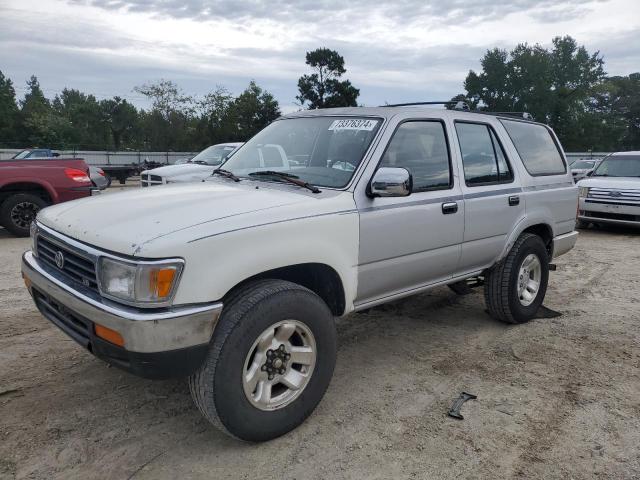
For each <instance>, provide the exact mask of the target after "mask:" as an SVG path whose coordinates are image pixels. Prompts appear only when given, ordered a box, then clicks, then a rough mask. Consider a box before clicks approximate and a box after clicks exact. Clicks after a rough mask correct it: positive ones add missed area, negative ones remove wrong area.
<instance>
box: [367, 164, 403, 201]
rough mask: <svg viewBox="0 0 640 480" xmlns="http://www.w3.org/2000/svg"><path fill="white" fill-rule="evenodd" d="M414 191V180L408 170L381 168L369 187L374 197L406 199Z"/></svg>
mask: <svg viewBox="0 0 640 480" xmlns="http://www.w3.org/2000/svg"><path fill="white" fill-rule="evenodd" d="M412 189H413V178H412V177H411V173H409V170H407V169H406V168H392V167H381V168H379V169H378V170H377V171H376V173H375V174H374V175H373V179H372V180H371V183H370V185H369V194H370V195H371V196H372V197H406V196H407V195H409V194H410V193H411V190H412Z"/></svg>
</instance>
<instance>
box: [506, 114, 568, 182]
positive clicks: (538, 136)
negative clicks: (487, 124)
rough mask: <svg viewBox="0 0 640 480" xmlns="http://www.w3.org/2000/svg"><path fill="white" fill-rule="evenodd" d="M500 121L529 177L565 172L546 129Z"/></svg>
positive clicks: (558, 153)
mask: <svg viewBox="0 0 640 480" xmlns="http://www.w3.org/2000/svg"><path fill="white" fill-rule="evenodd" d="M500 121H501V122H502V125H504V128H505V129H506V130H507V133H508V134H509V137H511V141H512V142H513V144H514V146H515V147H516V150H517V151H518V154H519V155H520V158H521V159H522V163H524V166H525V168H526V169H527V172H529V173H530V174H531V175H561V174H563V173H566V172H567V168H566V166H565V164H564V161H563V160H562V155H560V151H559V149H558V146H557V145H556V142H554V140H553V138H552V137H551V132H549V130H548V129H547V128H546V127H544V126H542V125H536V124H534V123H525V122H517V121H513V120H503V119H501V120H500Z"/></svg>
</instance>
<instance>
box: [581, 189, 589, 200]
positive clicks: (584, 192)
mask: <svg viewBox="0 0 640 480" xmlns="http://www.w3.org/2000/svg"><path fill="white" fill-rule="evenodd" d="M587 195H589V187H580V188H578V196H579V197H580V198H585V197H586V196H587Z"/></svg>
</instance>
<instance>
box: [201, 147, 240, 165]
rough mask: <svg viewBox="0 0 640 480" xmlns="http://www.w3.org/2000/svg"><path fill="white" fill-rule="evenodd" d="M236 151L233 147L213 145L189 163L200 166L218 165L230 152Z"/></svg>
mask: <svg viewBox="0 0 640 480" xmlns="http://www.w3.org/2000/svg"><path fill="white" fill-rule="evenodd" d="M235 149H236V147H234V146H233V145H213V146H211V147H209V148H205V149H204V150H203V151H201V152H200V153H199V154H197V155H196V156H195V157H193V158H192V159H191V160H190V163H199V164H202V165H220V164H221V163H222V162H223V161H224V160H225V158H227V157H228V156H229V154H230V153H231V152H233V151H234V150H235Z"/></svg>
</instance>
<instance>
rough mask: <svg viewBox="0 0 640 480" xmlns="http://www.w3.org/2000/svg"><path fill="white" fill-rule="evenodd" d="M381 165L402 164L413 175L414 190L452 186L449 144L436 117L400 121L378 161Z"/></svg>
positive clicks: (393, 165)
mask: <svg viewBox="0 0 640 480" xmlns="http://www.w3.org/2000/svg"><path fill="white" fill-rule="evenodd" d="M380 166H382V167H402V168H406V169H407V170H409V172H410V173H411V176H412V177H413V191H414V192H424V191H427V190H440V189H448V188H450V187H451V169H450V166H449V148H448V146H447V139H446V137H445V132H444V126H443V125H442V123H440V122H439V121H435V120H433V121H429V120H420V121H408V122H404V123H402V124H400V126H399V127H398V129H397V130H396V132H395V133H394V134H393V138H392V139H391V141H390V142H389V146H388V147H387V150H386V151H385V152H384V155H383V156H382V160H381V162H380Z"/></svg>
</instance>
